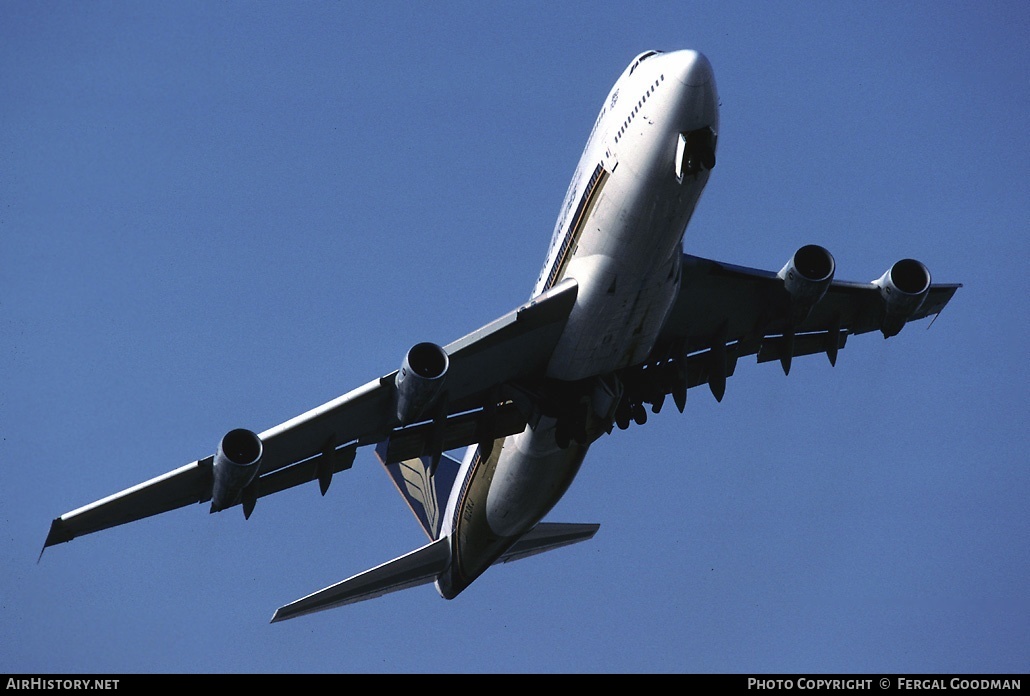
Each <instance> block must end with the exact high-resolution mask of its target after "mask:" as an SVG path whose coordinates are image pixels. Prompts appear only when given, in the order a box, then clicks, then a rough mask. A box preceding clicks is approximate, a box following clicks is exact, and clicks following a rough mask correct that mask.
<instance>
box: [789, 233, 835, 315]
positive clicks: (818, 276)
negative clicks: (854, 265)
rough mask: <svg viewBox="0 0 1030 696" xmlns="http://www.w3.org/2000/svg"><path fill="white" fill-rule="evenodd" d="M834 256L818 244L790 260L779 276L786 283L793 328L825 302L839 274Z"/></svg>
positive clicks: (801, 251)
mask: <svg viewBox="0 0 1030 696" xmlns="http://www.w3.org/2000/svg"><path fill="white" fill-rule="evenodd" d="M836 266H837V264H836V262H834V260H833V255H832V254H830V252H828V251H827V250H826V249H824V248H822V247H821V246H818V245H817V244H808V245H806V246H803V247H801V248H800V249H798V250H797V251H796V252H794V255H793V256H791V257H790V260H789V261H787V265H785V266H784V267H783V268H782V269H781V270H780V272H779V273H777V274H776V275H777V276H779V277H780V278H782V279H783V287H784V288H786V290H787V293H788V294H789V295H790V304H791V314H792V318H793V320H794V324H800V323H801V322H803V321H804V320H805V317H807V316H808V313H809V312H811V311H812V307H814V306H815V305H816V303H817V302H819V300H821V299H823V295H825V294H826V289H827V288H829V287H830V283H831V282H832V281H833V273H834V271H835V270H836Z"/></svg>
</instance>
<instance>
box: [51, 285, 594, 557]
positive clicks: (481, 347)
mask: <svg viewBox="0 0 1030 696" xmlns="http://www.w3.org/2000/svg"><path fill="white" fill-rule="evenodd" d="M577 292H578V286H577V284H576V282H575V281H573V280H567V281H565V282H563V283H560V284H558V285H556V286H555V287H554V288H552V289H551V290H549V291H548V292H546V293H544V294H542V295H540V296H538V297H535V298H533V299H532V300H531V301H529V302H527V303H526V304H524V305H522V306H521V307H519V308H517V309H515V310H513V311H511V312H509V313H508V314H506V315H504V316H502V317H501V318H499V319H497V320H496V321H493V322H491V323H490V324H487V325H486V326H483V327H482V328H480V329H478V330H476V331H473V332H472V333H470V334H468V335H467V336H465V337H463V338H461V339H459V340H457V341H454V342H453V343H451V344H448V345H447V346H445V347H444V348H443V351H445V352H446V353H447V356H448V359H449V370H448V372H447V377H446V398H445V399H444V398H440V399H438V401H439V402H440V404H441V405H440V407H438V408H436V409H435V410H434V411H433V412H432V413H430V414H428V416H427V417H426V418H423V419H421V420H419V421H417V422H413V423H399V422H398V418H397V415H396V413H397V398H398V397H397V388H396V381H397V380H396V376H397V372H391V373H389V374H387V375H384V376H383V377H380V378H379V379H376V380H373V381H371V382H368V383H367V384H365V385H363V386H361V387H358V388H357V389H354V390H353V391H350V392H348V393H346V394H344V395H343V396H340V397H338V398H337V399H334V400H333V401H330V402H328V403H326V404H323V405H322V406H319V407H317V408H315V409H312V410H310V411H308V412H307V413H304V414H301V415H300V416H297V417H296V418H293V419H291V420H289V421H286V422H285V423H282V424H280V425H277V426H275V427H273V428H270V429H269V430H266V431H264V432H262V433H260V434H259V435H257V436H256V437H257V438H259V439H260V447H261V448H262V454H261V457H260V464H259V471H258V472H257V473H256V475H255V476H254V478H253V479H252V481H250V482H249V483H248V484H247V485H246V486H245V487H243V488H242V490H241V491H240V492H239V495H238V499H236V500H235V501H233V502H232V503H231V504H229V505H225V506H223V507H234V506H236V505H242V506H243V509H244V512H245V514H246V515H247V516H249V515H250V513H251V511H252V510H253V508H254V504H255V502H256V500H257V499H258V498H261V497H264V496H267V495H270V494H272V493H276V492H278V491H282V490H285V489H287V488H291V487H294V486H298V485H301V484H304V483H309V482H313V481H317V482H318V484H319V487H320V489H321V492H322V494H323V495H324V494H325V492H326V490H327V489H328V487H329V484H330V482H331V480H332V477H333V475H334V474H336V473H338V472H340V471H343V470H345V469H348V468H349V467H350V466H351V464H352V463H353V461H354V456H355V452H356V450H357V448H358V447H361V446H364V445H374V444H376V443H379V442H383V441H387V440H388V441H389V451H388V452H387V458H388V459H387V461H389V462H398V461H402V460H405V459H411V458H415V457H420V456H422V455H424V454H436V453H439V452H442V451H447V450H452V449H457V448H460V447H464V446H467V445H472V444H479V443H484V442H492V441H493V440H496V439H497V438H501V437H505V436H507V435H510V434H513V433H516V432H519V431H521V430H522V429H523V428H524V427H525V425H526V416H525V414H524V413H523V412H521V411H520V410H519V409H518V408H517V407H516V405H515V404H514V402H513V400H512V398H513V396H517V394H516V393H513V392H512V387H511V385H512V384H514V383H515V382H517V381H518V380H519V379H520V378H525V377H528V376H532V375H534V374H537V373H538V372H539V371H540V370H542V367H543V365H545V364H546V362H547V360H548V358H549V357H550V353H551V352H552V351H553V349H554V345H555V343H556V342H557V340H558V337H559V336H560V335H561V331H562V329H563V328H564V326H565V322H566V320H567V319H568V316H569V313H570V312H571V311H572V307H573V305H574V304H575V301H576V294H577ZM215 461H216V459H215V455H212V456H208V457H205V458H203V459H199V460H197V461H194V462H192V463H190V464H187V465H186V466H183V467H180V468H179V469H176V470H174V471H171V472H169V473H167V474H162V475H161V476H158V477H155V478H153V479H150V480H149V481H145V482H143V483H141V484H139V485H136V486H133V487H131V488H128V489H125V490H124V491H121V492H119V493H116V494H114V495H112V496H109V497H107V498H104V499H102V500H99V501H97V502H95V503H91V504H89V505H86V506H83V507H81V508H78V509H76V510H73V511H71V512H68V513H66V514H64V515H62V516H61V517H58V518H57V519H55V520H54V521H53V523H52V524H51V527H50V532H49V534H48V535H47V539H46V542H45V543H44V546H43V548H44V549H46V547H48V546H52V545H54V544H59V543H63V542H67V541H70V540H71V539H74V538H76V537H79V536H82V535H84V534H89V533H92V532H96V531H99V530H102V529H107V528H110V527H114V526H117V525H121V524H125V523H126V522H131V521H134V520H139V519H142V518H145V517H149V516H151V515H156V514H158V513H162V512H166V511H169V510H173V509H176V508H179V507H183V506H186V505H189V504H193V503H205V502H208V501H210V500H211V499H212V489H213V486H214V484H215V480H214V478H215V477H214V474H213V469H214V466H215ZM220 509H221V508H220ZM212 511H215V510H214V509H213V510H212Z"/></svg>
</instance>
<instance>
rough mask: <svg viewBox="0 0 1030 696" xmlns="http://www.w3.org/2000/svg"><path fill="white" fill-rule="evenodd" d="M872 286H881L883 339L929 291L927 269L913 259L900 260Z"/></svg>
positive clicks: (894, 332)
mask: <svg viewBox="0 0 1030 696" xmlns="http://www.w3.org/2000/svg"><path fill="white" fill-rule="evenodd" d="M873 285H875V286H877V287H878V288H880V297H882V298H883V304H884V318H883V324H882V325H881V327H880V331H881V332H883V337H884V338H890V337H891V336H893V335H895V334H897V333H898V332H899V331H901V327H903V326H904V325H905V322H906V321H908V318H909V317H911V316H912V315H913V314H915V313H916V311H918V310H919V308H920V307H921V306H922V304H923V300H924V299H926V293H927V292H929V290H930V271H929V270H927V268H926V266H924V265H923V264H922V263H920V262H919V261H916V260H915V259H902V260H901V261H898V262H897V263H896V264H894V265H893V266H891V267H890V269H888V271H887V272H886V273H884V274H883V275H882V276H880V277H879V278H878V279H877V280H874V281H873Z"/></svg>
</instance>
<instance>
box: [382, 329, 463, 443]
mask: <svg viewBox="0 0 1030 696" xmlns="http://www.w3.org/2000/svg"><path fill="white" fill-rule="evenodd" d="M450 364H451V360H450V358H449V357H447V351H445V350H444V349H443V348H441V347H440V346H438V345H436V344H435V343H417V344H415V345H414V346H412V348H411V350H409V351H408V353H407V354H406V355H405V356H404V361H403V362H402V363H401V369H400V370H399V371H398V372H397V377H396V381H395V382H394V383H395V385H396V386H397V420H399V421H400V422H401V424H402V425H407V424H408V423H414V422H415V421H417V420H418V419H419V418H421V417H422V416H423V415H425V414H426V413H427V412H428V411H429V408H430V406H432V405H433V404H434V403H435V402H436V400H437V399H438V398H439V397H440V394H441V393H442V392H443V385H444V378H445V377H446V376H447V369H448V368H449V367H450Z"/></svg>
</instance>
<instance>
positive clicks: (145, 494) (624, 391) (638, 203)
mask: <svg viewBox="0 0 1030 696" xmlns="http://www.w3.org/2000/svg"><path fill="white" fill-rule="evenodd" d="M718 135H719V98H718V95H717V91H716V84H715V78H714V74H713V70H712V66H711V64H710V62H709V61H708V59H707V58H706V57H705V56H704V55H703V54H702V53H700V52H698V51H693V50H675V51H669V52H662V51H646V52H643V53H641V54H640V55H638V56H636V57H635V58H634V59H633V60H632V61H631V62H630V63H629V64H628V65H627V66H626V68H625V70H624V71H623V72H622V74H621V75H620V77H619V78H618V79H617V81H616V82H615V84H614V85H613V86H612V88H611V90H610V92H609V93H608V96H607V97H606V98H605V100H604V103H603V105H602V106H601V109H600V112H599V113H598V116H597V119H596V122H595V123H594V126H593V129H592V131H591V133H590V135H589V138H588V139H587V142H586V146H585V148H584V150H583V153H582V156H581V158H580V160H579V163H578V166H577V167H576V170H575V173H574V175H573V177H572V181H571V183H570V185H569V188H568V192H567V194H566V196H565V198H564V202H563V203H562V206H561V209H560V212H559V215H558V219H557V222H556V224H555V227H554V231H553V235H552V238H551V242H550V246H549V248H548V251H547V256H546V260H545V262H544V265H543V267H542V269H541V271H540V275H539V277H538V278H537V280H536V284H535V286H534V287H533V290H532V293H531V294H530V299H529V300H528V301H527V302H525V303H524V304H522V305H520V306H518V307H517V308H516V309H514V310H512V311H511V312H509V313H507V314H505V315H503V316H501V317H500V318H498V319H496V320H495V321H493V322H491V323H489V324H487V325H485V326H483V327H481V328H479V329H477V330H475V331H472V332H471V333H469V334H467V335H466V336H464V337H462V338H459V339H458V340H456V341H454V342H452V343H450V344H448V345H446V346H440V345H437V344H434V343H430V342H421V343H417V344H416V345H414V346H412V347H411V348H410V349H409V350H408V351H407V353H406V354H405V355H404V357H403V359H402V361H401V364H400V367H399V369H397V370H395V371H394V372H391V373H389V374H386V375H383V376H381V377H378V378H375V379H373V380H371V381H370V382H368V383H366V384H364V385H363V386H360V387H358V388H356V389H354V390H352V391H350V392H348V393H346V394H343V395H342V396H339V397H337V398H336V399H333V400H332V401H329V402H328V403H325V404H323V405H321V406H318V407H316V408H313V409H311V410H309V411H307V412H306V413H303V414H301V415H299V416H297V417H295V418H292V419H290V420H287V421H285V422H284V423H281V424H279V425H276V426H274V427H272V428H269V429H267V430H265V431H263V432H261V433H255V432H253V431H251V430H248V429H245V428H237V429H234V430H231V431H230V432H228V433H227V434H226V435H225V436H224V437H223V438H222V439H221V441H220V442H219V443H218V444H217V447H216V450H215V452H214V454H211V455H208V456H205V457H204V458H201V459H198V460H196V461H193V462H191V463H189V464H187V465H185V466H182V467H180V468H178V469H175V470H173V471H170V472H168V473H166V474H163V475H161V476H157V477H156V478H152V479H150V480H148V481H145V482H143V483H141V484H139V485H136V486H133V487H131V488H127V489H125V490H123V491H121V492H119V493H115V494H114V495H111V496H109V497H107V498H104V499H102V500H99V501H97V502H94V503H91V504H89V505H86V506H84V507H80V508H78V509H76V510H73V511H71V512H68V513H66V514H64V515H61V516H60V517H58V518H56V519H55V520H54V521H53V523H52V524H51V527H50V531H49V534H48V535H47V538H46V541H45V543H44V546H43V550H45V549H46V548H47V547H49V546H53V545H55V544H60V543H64V542H68V541H70V540H72V539H74V538H76V537H80V536H83V535H85V534H90V533H93V532H96V531H99V530H102V529H107V528H110V527H113V526H116V525H121V524H124V523H127V522H131V521H135V520H139V519H142V518H145V517H149V516H151V515H156V514H158V513H162V512H167V511H170V510H173V509H177V508H181V507H184V506H187V505H190V504H196V503H210V508H209V510H210V512H212V513H214V512H219V511H222V510H227V509H229V508H233V507H236V506H240V507H241V508H242V511H243V514H244V516H245V517H246V518H247V519H249V518H250V516H251V514H252V513H253V511H254V508H255V505H256V502H257V500H258V499H259V498H263V497H265V496H268V495H271V494H273V493H277V492H279V491H282V490H285V489H288V488H292V487H295V486H300V485H302V484H307V483H310V482H315V481H317V482H318V486H319V490H320V491H321V494H322V495H323V496H324V495H325V494H326V492H327V490H328V488H329V486H330V483H331V481H332V479H333V476H334V475H335V474H337V473H339V472H341V471H344V470H346V469H348V468H350V467H351V465H352V464H353V462H354V459H355V456H356V452H357V450H358V449H359V448H361V447H372V448H373V451H374V453H375V456H376V458H377V459H378V460H379V462H380V463H381V464H382V465H383V467H384V468H385V470H386V472H387V473H388V475H389V476H390V478H391V479H392V481H393V482H394V484H395V485H396V487H397V489H398V491H399V492H400V494H401V496H402V497H403V499H404V500H405V501H406V502H407V504H408V506H409V507H410V509H411V512H412V513H413V514H414V516H415V517H416V519H417V520H418V522H419V524H420V525H421V527H422V529H423V530H424V532H425V534H426V536H427V539H428V541H427V543H426V544H425V545H423V546H421V547H419V548H417V549H415V550H414V551H411V552H410V553H407V554H405V555H403V556H400V557H399V558H395V559H393V560H391V561H388V562H386V563H383V564H382V565H379V566H377V567H375V568H372V569H371V570H367V571H365V572H362V573H358V574H356V575H354V576H352V577H350V578H348V579H346V580H343V581H341V582H338V583H336V584H334V585H331V586H329V587H326V588H324V589H321V590H318V591H316V592H314V593H312V594H309V595H307V596H305V597H302V598H300V599H297V600H296V601H293V602H290V603H288V604H286V605H284V606H282V607H280V608H279V609H277V610H276V611H275V613H274V614H273V616H272V622H277V621H283V620H286V619H291V618H295V617H298V616H302V615H307V614H311V613H314V612H318V611H322V610H325V609H329V608H333V607H339V606H343V605H347V604H351V603H354V602H358V601H363V600H367V599H371V598H374V597H380V596H382V595H385V594H388V593H391V592H395V591H397V590H401V589H404V588H409V587H414V586H418V585H424V584H429V583H434V584H435V586H436V590H437V592H438V593H439V595H440V596H441V597H443V598H445V599H453V598H455V597H457V596H458V595H459V594H460V593H461V592H463V591H464V590H465V589H466V588H468V587H469V585H471V584H472V583H473V582H474V581H475V580H476V579H477V578H478V577H479V576H480V575H481V574H482V573H484V572H485V571H486V570H487V569H488V568H490V567H491V566H493V565H495V564H499V563H506V562H510V561H514V560H518V559H522V558H526V557H528V556H532V555H535V554H539V553H543V552H545V551H550V550H553V549H556V548H559V547H562V546H566V545H569V544H575V543H579V542H583V541H586V540H588V539H591V538H592V537H593V536H594V535H595V533H596V532H597V530H598V529H599V525H598V524H580V523H556V522H550V521H543V519H544V517H545V516H546V515H547V514H548V513H549V512H550V511H551V510H552V508H553V507H554V506H555V505H556V504H557V502H558V501H559V500H560V499H561V498H562V496H563V495H564V494H565V492H566V490H567V489H568V488H569V486H570V485H571V484H572V482H573V479H574V478H575V477H576V474H577V472H578V470H579V468H580V465H581V464H582V462H583V460H584V457H585V456H586V454H587V451H588V449H589V448H590V447H591V445H592V444H593V443H594V442H596V441H597V440H598V439H600V438H601V437H602V436H605V435H609V434H612V433H613V432H614V431H615V430H616V429H619V430H625V429H626V428H628V427H630V425H631V424H643V423H645V422H646V420H647V413H648V411H650V412H651V413H658V412H659V411H660V409H661V408H662V406H663V405H664V403H665V402H666V400H667V397H670V396H671V398H672V401H673V402H674V403H675V405H676V407H677V408H678V410H679V411H680V412H683V410H684V408H685V404H686V400H687V392H688V390H689V389H693V388H695V387H699V386H702V385H707V386H708V388H709V389H710V390H711V393H712V395H713V396H714V397H715V399H716V400H717V401H721V400H722V398H723V395H724V393H725V389H726V380H727V378H728V377H731V376H732V375H733V373H734V369H735V367H736V364H737V361H738V360H739V359H741V358H743V357H747V356H752V355H754V356H756V360H757V362H759V363H763V362H771V361H778V362H779V363H780V366H781V368H782V369H783V371H784V373H786V374H789V372H790V367H791V361H792V359H793V358H794V357H797V356H805V355H812V354H820V353H823V354H825V355H826V356H827V357H828V359H829V361H830V363H831V365H835V364H836V360H837V355H838V351H839V350H840V349H842V348H843V347H844V346H845V343H846V342H847V340H848V338H849V337H850V336H852V335H857V334H864V333H867V332H874V331H879V332H881V333H882V334H883V336H884V338H890V337H892V336H894V335H896V334H897V333H898V332H899V331H901V329H902V328H903V327H904V326H905V324H906V323H907V322H910V321H915V320H919V319H923V318H926V317H929V316H931V315H933V317H934V319H936V317H937V315H939V314H940V312H941V310H942V309H943V308H944V306H945V305H946V304H947V303H948V302H949V301H950V300H951V298H952V296H953V295H954V294H955V292H956V291H957V290H958V288H960V287H961V285H960V284H933V283H931V279H930V273H929V271H928V269H927V268H926V266H925V265H924V264H922V263H921V262H919V261H917V260H915V259H902V260H900V261H898V262H897V263H895V264H893V265H892V266H890V268H889V269H888V270H887V271H886V272H885V273H884V274H883V275H881V276H880V277H878V278H877V279H876V280H873V281H871V282H849V281H840V280H836V279H835V278H834V271H835V267H836V264H835V260H834V258H833V256H832V255H831V254H830V252H829V251H827V250H826V249H825V248H823V247H821V246H818V245H815V244H809V245H805V246H802V247H801V248H799V249H798V250H797V251H796V252H795V253H794V254H793V255H791V256H790V258H789V259H788V261H787V262H786V264H785V265H784V266H783V267H782V269H781V270H780V271H779V272H773V271H764V270H759V269H754V268H747V267H743V266H736V265H731V264H727V263H722V262H718V261H714V260H710V259H704V258H700V257H696V256H692V255H689V254H687V253H685V252H684V233H685V231H686V228H687V225H688V223H689V222H690V219H691V216H692V215H693V213H694V210H695V207H696V205H697V203H698V200H699V198H700V196H701V193H702V191H703V190H704V188H705V185H706V184H707V183H708V179H709V176H710V174H711V172H712V170H713V168H714V167H715V164H716V148H717V142H718ZM462 448H464V454H463V456H461V457H460V458H458V457H455V456H452V455H451V453H452V452H460V451H461V450H462ZM40 555H41V556H42V551H41V553H40Z"/></svg>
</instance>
